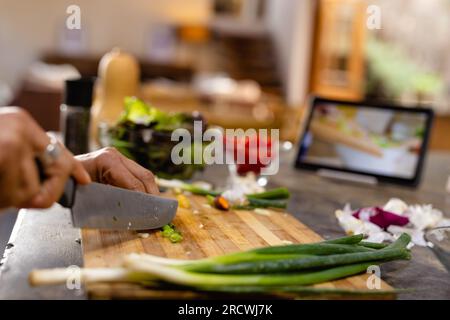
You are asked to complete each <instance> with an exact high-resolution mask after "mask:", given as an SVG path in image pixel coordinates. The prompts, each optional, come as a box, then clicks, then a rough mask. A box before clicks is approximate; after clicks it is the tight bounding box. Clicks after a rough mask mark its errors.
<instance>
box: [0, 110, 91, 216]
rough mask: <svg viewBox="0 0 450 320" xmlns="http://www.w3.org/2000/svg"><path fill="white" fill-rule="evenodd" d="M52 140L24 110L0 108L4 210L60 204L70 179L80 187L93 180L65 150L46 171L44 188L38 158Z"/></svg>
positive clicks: (0, 191) (0, 193)
mask: <svg viewBox="0 0 450 320" xmlns="http://www.w3.org/2000/svg"><path fill="white" fill-rule="evenodd" d="M49 143H50V138H49V137H48V136H47V134H46V133H45V131H44V130H42V129H41V128H40V127H39V125H38V124H37V123H36V122H35V121H34V120H33V119H32V117H31V116H30V115H29V114H28V113H27V112H25V111H24V110H22V109H20V108H14V107H2V108H0V208H3V207H9V206H14V207H18V208H24V207H26V208H47V207H50V206H51V205H52V204H53V203H54V202H56V201H57V200H58V199H59V197H60V196H61V194H62V193H63V190H64V185H65V183H66V181H67V179H68V177H69V176H73V177H74V178H75V180H76V181H77V182H78V183H80V184H85V183H89V182H90V177H89V175H88V174H87V172H86V171H85V170H84V168H83V166H82V165H81V164H80V163H79V162H78V161H76V160H75V158H74V157H73V155H72V154H71V153H70V152H69V151H68V150H67V149H65V148H64V147H63V146H61V154H60V155H59V157H58V158H57V159H56V160H55V161H54V162H53V163H52V164H51V165H49V166H48V167H46V168H44V171H45V175H46V176H47V179H46V180H45V181H44V182H43V183H42V184H41V182H40V180H39V174H38V170H37V166H36V162H35V158H36V157H37V156H38V155H39V154H41V153H42V152H44V151H45V149H46V147H47V145H48V144H49Z"/></svg>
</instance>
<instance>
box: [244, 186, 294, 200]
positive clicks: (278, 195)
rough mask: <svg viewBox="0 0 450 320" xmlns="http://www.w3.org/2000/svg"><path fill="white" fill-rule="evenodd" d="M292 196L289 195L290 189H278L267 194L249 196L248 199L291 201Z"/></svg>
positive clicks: (266, 192)
mask: <svg viewBox="0 0 450 320" xmlns="http://www.w3.org/2000/svg"><path fill="white" fill-rule="evenodd" d="M290 196H291V194H290V193H289V190H288V189H286V188H276V189H272V190H268V191H265V192H260V193H252V194H248V195H247V198H253V199H269V200H270V199H289V197H290Z"/></svg>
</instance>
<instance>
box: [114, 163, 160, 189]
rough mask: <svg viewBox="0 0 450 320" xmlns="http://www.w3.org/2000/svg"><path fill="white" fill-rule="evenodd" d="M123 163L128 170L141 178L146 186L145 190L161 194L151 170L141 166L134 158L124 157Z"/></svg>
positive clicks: (137, 177)
mask: <svg viewBox="0 0 450 320" xmlns="http://www.w3.org/2000/svg"><path fill="white" fill-rule="evenodd" d="M122 163H123V164H124V165H125V167H127V169H128V170H130V172H131V173H132V174H133V175H134V176H135V177H136V179H138V180H140V181H141V182H142V184H143V185H144V187H145V191H146V192H147V193H151V194H159V188H158V186H157V185H156V182H155V177H154V175H153V173H151V171H149V170H147V169H145V168H144V167H142V166H140V165H139V164H137V163H136V162H134V161H133V160H130V159H128V158H125V157H123V158H122Z"/></svg>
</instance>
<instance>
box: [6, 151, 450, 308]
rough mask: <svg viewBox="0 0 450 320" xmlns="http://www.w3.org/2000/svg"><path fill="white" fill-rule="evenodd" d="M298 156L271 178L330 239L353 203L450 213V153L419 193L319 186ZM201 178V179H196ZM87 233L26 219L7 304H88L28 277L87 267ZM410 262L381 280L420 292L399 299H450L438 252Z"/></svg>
mask: <svg viewBox="0 0 450 320" xmlns="http://www.w3.org/2000/svg"><path fill="white" fill-rule="evenodd" d="M294 156H295V155H294V153H293V152H289V153H285V154H284V155H283V156H282V157H281V163H280V172H279V173H278V174H277V175H276V176H273V177H270V178H269V184H270V186H272V187H276V186H286V187H287V188H288V189H289V190H290V191H291V193H292V198H291V201H290V203H289V207H288V211H289V212H290V213H292V214H293V215H295V216H296V217H297V218H298V219H300V220H301V221H302V222H303V223H305V224H306V225H308V226H309V227H310V228H312V229H313V230H314V231H316V232H318V233H319V234H320V235H322V236H323V237H324V238H331V237H338V236H342V235H343V231H342V230H341V228H340V227H339V225H338V224H337V221H336V218H335V216H334V211H335V210H336V209H338V208H342V207H343V206H344V205H345V204H346V203H351V205H352V207H354V208H357V207H362V206H372V205H380V204H383V203H385V202H386V201H387V200H389V198H391V197H398V198H401V199H403V200H404V201H406V202H407V203H431V204H433V206H435V207H436V208H439V209H441V210H443V211H444V212H446V213H445V214H446V215H447V216H448V215H449V212H450V194H448V193H446V192H445V185H446V182H447V178H448V176H449V175H450V153H444V152H432V153H431V154H430V156H429V158H428V161H427V164H426V170H425V175H424V179H423V182H422V184H421V185H420V187H419V188H417V189H412V188H408V187H401V186H393V185H377V186H370V185H369V186H365V185H361V184H353V183H346V182H341V181H333V180H328V179H324V178H320V177H318V176H317V175H315V174H314V173H311V172H307V171H299V170H295V169H294V168H293V166H292V163H293V159H294ZM226 175H227V170H226V168H225V166H211V167H208V168H207V169H206V170H205V171H204V172H203V173H201V174H200V175H199V176H198V177H197V178H198V179H203V180H207V181H210V182H213V183H217V184H218V185H220V184H221V183H223V181H224V179H225V177H226ZM197 178H196V179H197ZM79 238H80V231H79V230H77V229H73V228H72V227H71V224H70V214H69V212H68V210H65V209H61V208H59V207H54V208H52V209H51V210H46V211H36V210H32V211H22V212H21V213H20V214H19V218H18V220H17V222H16V225H15V227H14V230H13V234H12V236H11V239H10V243H11V244H12V245H13V246H12V247H10V248H9V249H8V250H6V253H5V258H4V259H3V265H2V269H1V270H2V271H1V273H0V299H85V298H86V296H85V294H84V292H83V290H82V289H81V290H68V289H66V286H54V287H39V288H30V287H29V286H28V282H27V277H28V273H29V272H30V271H31V270H32V269H35V268H51V267H65V266H71V265H77V266H81V265H82V253H81V245H80V243H79ZM412 254H413V259H412V260H411V261H400V262H392V263H388V264H386V265H384V266H383V267H382V270H381V278H382V279H383V280H385V281H386V282H388V283H389V284H390V285H392V286H394V287H395V288H415V289H416V290H414V291H408V292H405V293H401V294H400V295H399V298H400V299H450V275H449V274H448V273H447V272H446V271H445V269H444V267H443V266H442V265H441V264H440V263H439V262H438V260H437V259H436V258H435V257H434V256H433V254H432V253H431V251H429V250H428V249H426V248H423V247H417V246H415V247H414V248H413V249H412Z"/></svg>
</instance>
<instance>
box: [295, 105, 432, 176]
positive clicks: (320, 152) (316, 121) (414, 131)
mask: <svg viewBox="0 0 450 320" xmlns="http://www.w3.org/2000/svg"><path fill="white" fill-rule="evenodd" d="M312 112H313V114H312V118H311V120H310V125H309V128H308V131H307V132H306V133H305V136H304V138H303V142H302V145H301V149H300V158H301V161H302V162H303V163H310V164H315V165H323V166H328V167H334V168H341V169H347V170H354V171H359V172H365V173H371V174H377V175H385V176H395V177H399V178H412V177H413V176H414V174H415V169H416V166H417V163H418V161H419V158H420V150H421V148H422V146H423V141H424V134H425V128H426V120H427V119H426V116H425V115H424V114H421V113H414V112H404V111H401V112H400V111H397V110H389V109H377V108H373V107H365V106H356V107H355V106H351V105H345V104H335V103H320V104H319V105H316V107H315V108H313V111H312Z"/></svg>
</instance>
